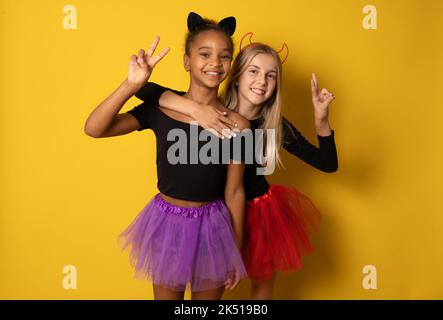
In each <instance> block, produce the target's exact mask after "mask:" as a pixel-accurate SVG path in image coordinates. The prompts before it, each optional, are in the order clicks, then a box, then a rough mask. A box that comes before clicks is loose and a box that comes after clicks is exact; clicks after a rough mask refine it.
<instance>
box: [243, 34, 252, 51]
mask: <svg viewBox="0 0 443 320" xmlns="http://www.w3.org/2000/svg"><path fill="white" fill-rule="evenodd" d="M253 34H254V33H253V32H248V33H247V34H245V35H244V36H243V38H241V40H240V51H241V50H242V49H244V47H247V46H249V45H250V44H252V40H251V38H252V35H253ZM246 38H248V40H249V41H248V42H249V43H248V44H245V45H243V40H245V39H246Z"/></svg>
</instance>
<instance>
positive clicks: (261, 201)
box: [242, 185, 321, 280]
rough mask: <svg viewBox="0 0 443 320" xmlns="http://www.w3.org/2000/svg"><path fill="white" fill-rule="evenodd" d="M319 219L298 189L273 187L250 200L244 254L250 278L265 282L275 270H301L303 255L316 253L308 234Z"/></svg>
mask: <svg viewBox="0 0 443 320" xmlns="http://www.w3.org/2000/svg"><path fill="white" fill-rule="evenodd" d="M320 220H321V216H320V212H319V211H318V210H317V208H316V207H315V206H314V204H313V203H312V201H311V200H310V199H309V198H308V197H307V196H306V195H304V194H302V193H300V192H299V191H298V190H297V189H295V188H291V187H285V186H281V185H271V186H270V189H269V190H268V192H267V193H266V194H264V195H262V196H259V197H257V198H255V199H253V200H251V201H248V202H247V203H246V221H245V222H246V223H245V238H244V245H243V252H242V253H243V259H244V261H245V265H246V269H247V272H248V276H249V277H250V278H251V279H252V280H266V279H269V278H271V277H272V275H273V273H274V271H294V270H298V269H300V268H302V267H303V265H302V263H301V258H302V256H304V255H306V254H308V253H310V252H312V251H313V250H314V247H313V245H312V244H311V242H310V240H309V235H310V234H311V232H312V231H315V230H317V228H318V225H319V224H320Z"/></svg>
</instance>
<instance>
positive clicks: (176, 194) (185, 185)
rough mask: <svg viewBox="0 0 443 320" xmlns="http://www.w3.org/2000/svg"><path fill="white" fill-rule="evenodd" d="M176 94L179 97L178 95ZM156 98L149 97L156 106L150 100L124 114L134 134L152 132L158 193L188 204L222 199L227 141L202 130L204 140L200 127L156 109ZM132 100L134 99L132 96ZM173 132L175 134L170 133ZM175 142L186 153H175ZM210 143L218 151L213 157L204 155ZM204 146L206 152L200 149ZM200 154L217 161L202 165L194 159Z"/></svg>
mask: <svg viewBox="0 0 443 320" xmlns="http://www.w3.org/2000/svg"><path fill="white" fill-rule="evenodd" d="M176 93H179V94H180V92H176ZM182 94H183V92H182ZM160 95H161V93H160V94H158V92H157V93H154V94H153V95H152V97H154V99H156V100H157V103H153V102H152V100H151V99H150V100H149V101H146V102H144V103H142V104H140V105H138V106H136V107H134V108H133V109H131V110H129V111H127V113H129V114H131V115H133V116H134V117H135V119H137V121H138V122H139V124H140V128H139V129H137V130H138V131H142V130H145V129H152V130H153V131H154V134H155V137H156V143H157V161H156V164H157V175H158V181H157V187H158V189H159V190H160V192H162V193H164V194H166V195H168V196H170V197H173V198H177V199H183V200H188V201H199V202H207V201H213V200H216V199H219V198H223V195H224V186H225V184H226V163H228V162H229V159H230V158H229V153H226V152H224V151H226V150H227V149H226V148H230V141H229V139H223V140H222V139H218V137H217V136H215V135H214V134H212V133H209V131H208V130H205V133H204V134H206V136H205V135H200V134H201V133H202V131H203V130H204V129H203V128H202V127H200V126H196V125H190V124H189V123H186V122H182V121H178V120H175V119H173V118H171V117H169V116H168V115H167V114H166V113H164V112H163V111H162V110H161V109H160V108H159V107H158V100H159V97H160ZM136 96H138V95H137V94H136ZM153 105H154V106H156V107H153ZM173 129H176V130H175V131H171V130H173ZM177 129H181V130H182V131H178V130H177ZM168 134H169V136H170V137H169V139H168ZM199 137H200V138H199ZM168 140H171V141H168ZM179 140H181V141H183V142H184V145H186V149H183V148H181V149H180V150H179V148H178V141H179ZM200 140H201V141H200ZM208 141H209V142H208ZM213 142H216V146H217V150H218V151H217V152H214V154H213V153H212V151H210V150H209V151H208V145H210V144H212V143H213ZM191 143H192V144H194V145H195V148H194V149H191ZM205 145H206V148H205V149H202V147H203V146H205ZM174 146H175V147H174ZM213 150H215V149H213ZM168 151H169V157H170V159H169V160H171V159H173V160H177V161H176V162H175V163H174V161H172V162H171V161H169V160H168ZM180 151H181V152H182V153H180ZM201 152H206V154H208V155H210V156H212V155H213V156H214V157H215V158H218V161H217V160H215V161H213V162H214V163H202V162H201V161H200V157H198V155H199V154H200V153H201ZM226 154H227V159H226ZM180 155H182V156H183V155H184V157H182V158H181V159H178V158H179V156H180ZM231 158H232V157H231Z"/></svg>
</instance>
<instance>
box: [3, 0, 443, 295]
mask: <svg viewBox="0 0 443 320" xmlns="http://www.w3.org/2000/svg"><path fill="white" fill-rule="evenodd" d="M68 4H71V5H74V6H75V7H76V8H77V17H78V29H77V30H65V29H64V28H63V26H62V21H63V18H64V16H65V14H63V12H62V9H63V7H64V6H65V5H68ZM367 4H372V5H375V6H376V8H377V10H378V11H377V13H378V29H377V30H365V29H363V28H362V20H363V18H364V16H365V14H363V13H362V9H363V7H364V6H365V5H367ZM0 10H1V19H0V21H1V22H0V23H1V66H0V68H1V92H0V99H1V100H0V103H1V113H0V122H1V126H0V130H1V134H0V139H1V207H0V209H1V214H0V298H2V299H150V298H152V294H151V285H150V283H149V282H147V281H142V280H135V279H134V278H133V270H132V268H131V267H130V265H129V261H128V256H127V254H126V253H121V252H120V250H119V249H118V247H117V245H116V236H117V235H118V234H119V233H120V232H121V231H122V230H123V229H124V228H125V227H126V226H127V225H128V224H129V223H130V222H131V221H132V220H133V218H134V217H135V215H136V214H137V213H138V212H139V211H140V210H141V208H142V207H143V206H144V205H145V204H146V202H147V201H148V200H149V199H150V198H151V197H152V196H153V195H154V194H155V192H156V173H155V146H154V137H153V134H152V132H149V131H142V132H134V133H131V134H129V135H126V136H120V137H114V138H104V139H93V138H91V137H88V136H87V135H85V134H84V132H83V126H84V123H85V120H86V118H87V116H88V115H89V113H90V112H91V111H92V110H93V108H95V106H97V105H98V104H99V103H100V102H101V101H102V100H103V99H104V98H105V97H107V96H108V95H109V94H110V93H111V92H112V91H113V90H114V89H115V88H116V87H117V86H118V85H119V84H120V83H121V81H123V79H124V78H125V77H126V72H127V63H128V60H129V57H130V55H131V54H133V53H136V52H137V50H138V49H139V48H145V49H147V47H148V45H149V44H150V43H151V41H152V39H153V37H154V36H155V35H156V34H159V35H160V36H161V42H160V47H161V48H164V47H171V52H170V53H169V54H168V56H166V58H165V59H164V60H163V61H162V62H161V63H160V64H159V65H158V67H157V68H156V70H155V71H154V74H153V76H152V78H151V80H152V81H156V82H159V83H161V84H164V85H167V86H171V87H174V88H178V89H186V88H187V84H188V78H187V74H186V73H185V72H184V70H183V67H182V54H183V43H184V34H185V31H186V17H187V14H188V12H189V11H195V12H198V13H199V14H201V15H203V16H207V17H211V18H215V19H217V20H220V19H222V18H223V17H226V16H229V15H234V16H236V18H237V22H238V28H237V31H236V34H235V40H236V42H237V44H238V42H239V40H240V38H241V36H242V35H243V34H245V33H246V32H249V31H253V32H254V33H255V35H254V38H253V39H254V40H256V41H262V42H265V43H268V44H270V45H272V46H274V47H275V48H280V46H281V43H282V42H286V43H287V44H288V46H289V50H290V54H289V58H288V60H287V61H286V63H285V64H284V90H285V91H286V93H285V100H284V101H285V106H284V114H285V115H286V116H287V117H288V118H290V119H291V120H292V121H293V123H294V124H295V125H296V126H297V127H298V128H299V130H300V131H302V133H303V134H304V135H305V136H306V137H307V138H308V139H309V140H310V141H311V142H314V143H317V140H316V137H315V128H314V123H313V110H312V104H311V102H310V87H309V85H310V83H309V79H310V74H311V72H313V71H315V72H316V73H317V75H318V79H319V84H320V86H321V87H323V86H324V87H327V88H328V89H329V90H330V91H331V92H333V93H334V94H335V95H336V100H335V101H334V102H333V103H332V105H331V107H330V123H331V126H332V128H333V129H334V130H335V131H336V144H337V149H338V154H339V170H338V172H336V173H333V174H326V173H322V172H320V171H318V170H316V169H314V168H311V167H309V166H308V165H306V164H304V163H303V162H301V161H300V160H298V159H297V158H294V157H290V156H288V155H287V154H286V155H285V156H284V160H285V163H286V167H287V169H286V170H285V171H284V172H279V173H277V174H275V175H274V176H273V177H272V178H271V180H272V181H273V182H279V183H283V184H290V185H293V186H295V187H297V188H298V189H299V190H300V191H302V192H304V193H306V194H308V195H309V196H310V197H311V198H312V199H313V200H314V202H315V203H316V204H317V206H318V207H319V209H320V210H321V211H322V213H323V218H324V222H323V224H322V227H321V229H320V232H319V233H318V234H317V236H316V238H315V245H316V248H317V251H316V252H315V253H314V254H313V255H311V256H308V257H306V258H305V259H304V260H303V261H304V264H305V268H304V269H303V270H302V271H299V272H297V273H292V274H290V275H287V276H284V275H280V276H279V277H278V279H277V283H276V295H275V297H276V298H285V299H410V298H415V299H424V298H429V299H436V298H439V299H442V298H443V273H442V270H443V254H442V249H441V246H442V242H443V233H442V232H441V229H442V224H443V216H442V212H443V210H442V201H441V200H442V194H441V179H442V178H443V177H442V174H441V163H442V151H443V150H442V143H441V141H442V138H443V134H442V130H441V128H440V127H437V126H438V125H440V123H441V119H442V118H441V117H442V116H443V112H442V103H441V101H442V98H441V86H442V84H443V81H442V74H443V72H442V71H443V70H442V58H441V56H442V54H441V53H442V52H443V45H442V39H443V35H442V30H443V25H442V24H443V23H442V21H443V20H442V19H441V17H442V14H443V2H442V1H431V0H427V1H423V0H415V1H413V0H410V1H405V0H389V1H388V0H385V1H381V0H378V1H371V2H369V1H366V0H364V1H359V0H335V1H334V0H309V1H308V0H299V1H294V0H286V1H281V0H280V1H271V2H270V1H269V0H266V1H231V0H224V1H207V0H205V1H179V0H175V1H172V0H170V1H154V2H152V1H132V0H126V1H115V0H114V1H104V0H103V1H72V2H71V1H69V2H68V1H56V0H54V1H48V0H46V1H23V0H22V1H11V0H10V1H5V0H2V1H1V7H0ZM138 103H139V101H138V100H137V99H136V98H131V100H130V101H129V102H128V103H127V104H126V105H125V107H124V108H123V109H122V112H123V111H126V110H128V109H129V108H132V107H133V106H134V105H136V104H138ZM65 265H74V266H75V267H76V268H77V285H78V288H77V289H76V290H65V289H64V288H63V286H62V282H63V277H64V276H65V275H64V274H63V273H62V270H63V266H65ZM365 265H374V266H375V267H376V268H377V279H378V282H377V286H378V288H377V289H376V290H365V289H363V287H362V279H363V277H364V276H365V275H364V274H363V273H362V269H363V267H364V266H365ZM248 287H249V283H248V281H243V282H242V284H241V285H240V287H239V288H238V289H236V291H234V292H229V293H226V294H225V296H224V297H225V298H235V299H236V298H246V297H248Z"/></svg>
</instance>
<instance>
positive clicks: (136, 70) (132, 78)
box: [128, 36, 169, 86]
mask: <svg viewBox="0 0 443 320" xmlns="http://www.w3.org/2000/svg"><path fill="white" fill-rule="evenodd" d="M159 41H160V37H158V36H157V37H155V38H154V41H153V42H152V44H151V46H150V47H149V49H148V52H147V53H145V51H144V50H143V49H140V50H139V51H138V56H135V55H132V56H131V59H130V61H129V67H128V82H130V83H131V84H134V85H136V86H143V85H144V84H145V83H146V81H148V79H149V77H150V76H151V73H152V70H153V69H154V67H155V65H156V64H157V63H158V62H159V61H160V60H161V59H162V58H163V57H164V56H165V55H166V54H167V53H168V52H169V48H166V49H164V50H163V51H162V52H160V53H159V54H158V55H156V56H155V57H152V54H153V53H154V51H155V49H156V48H157V45H158V43H159Z"/></svg>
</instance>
